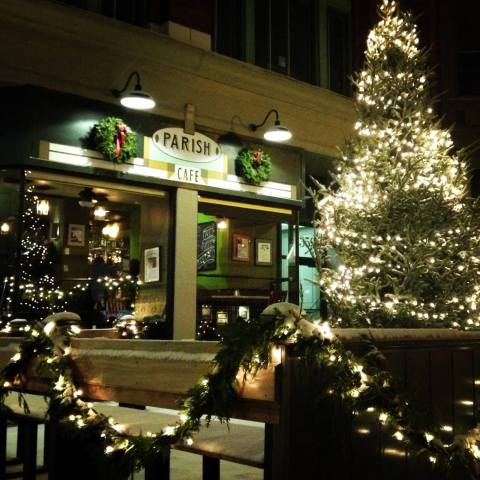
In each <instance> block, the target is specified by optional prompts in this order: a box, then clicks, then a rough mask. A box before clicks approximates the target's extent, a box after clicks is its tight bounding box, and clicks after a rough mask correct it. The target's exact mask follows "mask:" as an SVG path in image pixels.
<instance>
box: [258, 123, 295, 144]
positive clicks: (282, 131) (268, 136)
mask: <svg viewBox="0 0 480 480" xmlns="http://www.w3.org/2000/svg"><path fill="white" fill-rule="evenodd" d="M263 138H264V139H265V140H268V141H270V142H286V141H287V140H290V139H291V138H292V132H291V131H290V130H289V129H288V128H287V127H282V126H281V125H276V124H275V125H274V126H273V127H270V128H269V129H268V130H266V131H265V133H264V134H263Z"/></svg>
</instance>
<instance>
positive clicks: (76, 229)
mask: <svg viewBox="0 0 480 480" xmlns="http://www.w3.org/2000/svg"><path fill="white" fill-rule="evenodd" d="M67 245H69V246H71V247H84V246H85V225H76V224H74V223H70V224H69V225H68V238H67Z"/></svg>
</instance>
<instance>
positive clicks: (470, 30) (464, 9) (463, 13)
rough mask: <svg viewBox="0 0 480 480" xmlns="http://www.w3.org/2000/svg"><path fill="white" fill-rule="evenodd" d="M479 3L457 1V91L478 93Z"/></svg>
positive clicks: (479, 74)
mask: <svg viewBox="0 0 480 480" xmlns="http://www.w3.org/2000/svg"><path fill="white" fill-rule="evenodd" d="M479 16H480V4H478V3H477V2H457V19H458V21H457V25H458V44H457V45H458V50H457V59H458V93H459V94H460V95H480V82H479V81H478V78H479V77H480V36H479V34H478V18H479Z"/></svg>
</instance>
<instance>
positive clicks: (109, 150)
mask: <svg viewBox="0 0 480 480" xmlns="http://www.w3.org/2000/svg"><path fill="white" fill-rule="evenodd" d="M91 137H92V141H93V144H94V148H95V150H97V151H98V152H100V153H101V154H102V155H103V157H104V158H105V160H109V161H111V162H113V163H127V162H128V161H129V160H130V159H131V158H133V157H135V156H136V155H137V134H136V133H135V132H134V131H132V130H131V129H130V127H128V126H127V125H126V124H125V122H124V121H123V120H122V119H121V118H116V117H107V118H104V119H103V120H102V121H100V122H99V123H98V124H96V125H94V126H93V128H92V132H91Z"/></svg>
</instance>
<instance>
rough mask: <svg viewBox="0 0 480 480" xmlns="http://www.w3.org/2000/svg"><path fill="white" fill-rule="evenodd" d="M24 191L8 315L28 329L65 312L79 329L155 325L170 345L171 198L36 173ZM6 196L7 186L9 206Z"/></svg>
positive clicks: (16, 224) (7, 188) (3, 189)
mask: <svg viewBox="0 0 480 480" xmlns="http://www.w3.org/2000/svg"><path fill="white" fill-rule="evenodd" d="M24 185H25V187H24V195H23V197H21V195H20V197H21V198H19V197H18V196H17V202H21V203H22V205H23V211H24V214H23V216H22V219H21V221H20V222H19V220H18V216H15V217H13V220H12V229H13V231H16V232H18V241H19V246H18V248H19V258H18V260H17V262H19V263H20V268H18V265H17V266H16V267H17V268H13V269H11V270H12V271H13V272H14V271H15V270H16V271H17V272H21V273H20V274H17V276H18V277H19V278H18V279H17V280H16V283H17V285H14V283H15V282H11V283H12V287H13V289H12V291H10V292H9V293H8V294H7V297H9V298H11V302H12V304H11V305H10V306H9V310H10V311H9V312H8V314H9V315H11V316H12V315H14V316H15V317H18V318H25V319H26V320H27V321H32V320H41V319H42V318H43V317H44V316H46V315H47V314H48V313H52V312H54V311H62V310H68V311H72V312H75V313H78V314H79V315H80V316H81V318H82V326H83V327H84V328H105V327H112V326H115V325H118V323H119V321H120V320H121V319H122V317H125V318H128V317H135V318H136V319H137V320H139V321H147V322H148V321H150V320H151V319H155V320H156V322H157V324H162V325H163V332H160V335H161V336H164V337H168V336H169V335H170V330H171V325H170V322H169V304H168V292H169V282H168V271H169V265H168V262H169V258H170V256H169V251H168V249H169V235H170V233H169V232H170V197H169V194H168V192H166V191H153V190H152V191H150V190H147V189H141V188H135V187H130V186H129V187H121V186H119V185H115V186H114V185H112V184H109V183H105V182H100V181H98V180H95V181H89V182H87V181H85V180H81V179H78V178H73V177H70V178H67V177H64V176H59V175H53V174H52V175H49V174H44V173H40V172H39V173H35V172H27V174H26V178H25V184H24ZM16 189H17V190H18V185H17V187H16ZM11 190H12V187H10V186H9V185H7V184H5V182H4V183H3V184H2V185H1V188H0V195H2V196H4V195H11V196H12V198H14V195H13V194H10V193H9V192H10V191H11ZM12 202H13V200H12ZM6 215H7V214H6ZM4 216H5V215H4ZM6 218H8V215H7V217H6ZM5 237H6V236H5ZM1 240H2V241H3V240H4V239H3V238H2V239H1ZM8 261H9V260H4V261H3V263H4V264H6V263H8ZM15 290H16V291H15ZM4 313H6V310H5V309H4Z"/></svg>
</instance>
